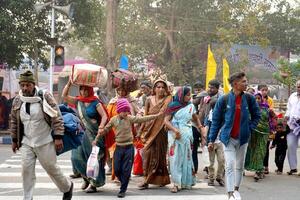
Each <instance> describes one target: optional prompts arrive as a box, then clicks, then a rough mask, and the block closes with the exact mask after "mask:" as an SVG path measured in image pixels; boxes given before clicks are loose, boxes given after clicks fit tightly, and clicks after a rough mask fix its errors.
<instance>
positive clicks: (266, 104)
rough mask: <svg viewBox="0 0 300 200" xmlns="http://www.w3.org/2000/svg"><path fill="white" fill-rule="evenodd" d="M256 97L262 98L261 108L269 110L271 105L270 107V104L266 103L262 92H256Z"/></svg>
mask: <svg viewBox="0 0 300 200" xmlns="http://www.w3.org/2000/svg"><path fill="white" fill-rule="evenodd" d="M254 96H255V97H256V96H260V99H261V102H260V103H259V107H261V108H269V105H268V103H266V102H265V101H264V98H263V96H262V94H261V92H256V93H255V94H254Z"/></svg>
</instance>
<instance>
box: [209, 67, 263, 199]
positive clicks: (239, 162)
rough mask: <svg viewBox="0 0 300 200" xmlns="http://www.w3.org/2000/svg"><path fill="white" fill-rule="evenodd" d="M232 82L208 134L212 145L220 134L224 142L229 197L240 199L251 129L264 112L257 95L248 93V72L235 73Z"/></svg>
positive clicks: (231, 78) (212, 146) (211, 147)
mask: <svg viewBox="0 0 300 200" xmlns="http://www.w3.org/2000/svg"><path fill="white" fill-rule="evenodd" d="M229 82H230V84H231V86H232V90H231V91H230V93H229V94H228V95H224V96H222V97H220V98H219V99H218V101H217V103H216V106H215V108H214V111H213V117H212V126H211V128H210V131H209V135H208V142H209V143H208V148H209V150H213V148H214V142H215V140H216V138H217V136H218V133H219V130H221V132H220V134H219V139H220V141H221V142H222V143H223V145H224V156H225V175H226V187H227V192H228V198H229V200H240V199H241V196H240V193H239V192H238V190H239V187H240V184H241V182H242V177H243V171H244V163H245V154H246V150H247V146H248V140H249V137H250V134H251V131H252V130H254V129H255V128H256V126H257V124H258V122H259V120H260V117H261V113H260V109H259V107H258V104H257V103H256V100H255V98H254V96H252V95H249V94H247V93H244V91H245V90H246V88H247V78H246V75H245V73H244V72H238V73H234V74H232V75H231V76H230V78H229Z"/></svg>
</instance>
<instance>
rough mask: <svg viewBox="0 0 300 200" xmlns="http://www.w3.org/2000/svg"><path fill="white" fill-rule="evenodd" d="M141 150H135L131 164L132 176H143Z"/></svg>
mask: <svg viewBox="0 0 300 200" xmlns="http://www.w3.org/2000/svg"><path fill="white" fill-rule="evenodd" d="M141 151H142V149H141V148H137V149H136V155H135V156H134V162H133V174H134V175H140V176H142V175H143V173H144V172H143V158H142V155H141Z"/></svg>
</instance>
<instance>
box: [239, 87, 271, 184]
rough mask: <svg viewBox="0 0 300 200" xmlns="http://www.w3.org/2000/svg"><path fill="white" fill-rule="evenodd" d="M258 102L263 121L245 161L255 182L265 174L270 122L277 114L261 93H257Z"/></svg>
mask: <svg viewBox="0 0 300 200" xmlns="http://www.w3.org/2000/svg"><path fill="white" fill-rule="evenodd" d="M254 96H255V98H256V101H257V103H258V105H259V107H260V110H261V119H260V121H259V123H258V125H257V128H256V129H255V130H254V131H253V132H252V134H251V137H250V141H249V145H248V149H247V154H246V160H245V169H246V170H249V171H254V172H255V175H254V180H255V181H258V180H259V179H262V178H263V176H264V174H263V170H264V163H263V161H264V157H265V154H266V145H267V142H268V138H269V133H270V130H271V127H270V121H271V119H272V116H275V113H274V112H273V111H272V110H270V109H269V106H268V104H267V103H265V102H264V101H263V97H262V95H261V93H256V94H255V95H254Z"/></svg>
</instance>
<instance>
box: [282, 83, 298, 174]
mask: <svg viewBox="0 0 300 200" xmlns="http://www.w3.org/2000/svg"><path fill="white" fill-rule="evenodd" d="M296 86H297V91H296V92H294V93H293V94H291V96H290V97H289V100H288V104H287V111H286V113H285V119H286V120H287V121H288V125H289V127H290V129H291V132H290V133H289V134H288V135H287V143H288V161H289V165H290V169H291V170H290V171H289V172H288V175H292V174H295V173H297V147H298V142H299V139H300V133H299V132H300V130H299V128H300V80H298V81H297V83H296ZM299 175H300V174H299Z"/></svg>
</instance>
